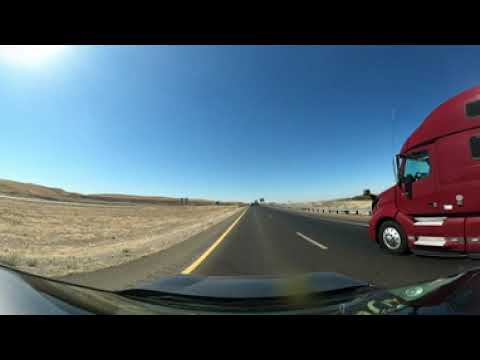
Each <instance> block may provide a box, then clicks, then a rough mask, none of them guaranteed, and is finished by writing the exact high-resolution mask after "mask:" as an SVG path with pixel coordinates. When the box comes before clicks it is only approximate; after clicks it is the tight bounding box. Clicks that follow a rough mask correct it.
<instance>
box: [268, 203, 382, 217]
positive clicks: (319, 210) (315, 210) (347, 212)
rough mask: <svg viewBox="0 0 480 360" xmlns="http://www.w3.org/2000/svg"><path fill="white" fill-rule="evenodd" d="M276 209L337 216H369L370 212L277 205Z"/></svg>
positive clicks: (354, 209) (364, 210)
mask: <svg viewBox="0 0 480 360" xmlns="http://www.w3.org/2000/svg"><path fill="white" fill-rule="evenodd" d="M277 206H278V207H281V208H285V209H291V210H298V211H305V212H309V213H313V214H317V213H318V214H338V215H360V216H371V215H372V210H366V209H365V208H363V209H356V208H353V209H352V208H349V209H346V208H313V207H295V206H282V205H277Z"/></svg>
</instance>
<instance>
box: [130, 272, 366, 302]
mask: <svg viewBox="0 0 480 360" xmlns="http://www.w3.org/2000/svg"><path fill="white" fill-rule="evenodd" d="M368 286H369V283H367V282H365V281H359V280H354V279H352V278H350V277H348V276H345V275H342V274H338V273H334V272H315V273H307V274H302V275H297V276H283V277H279V276H275V277H274V276H240V277H239V276H192V275H178V276H172V277H165V278H162V279H159V280H157V281H154V282H149V283H143V284H140V285H138V286H137V287H136V289H142V290H151V291H159V292H164V293H174V294H177V295H183V296H202V297H211V298H229V299H233V298H237V299H240V298H241V299H248V298H250V299H255V298H273V297H290V296H299V295H307V294H312V293H325V292H331V291H342V290H346V289H354V288H361V287H368Z"/></svg>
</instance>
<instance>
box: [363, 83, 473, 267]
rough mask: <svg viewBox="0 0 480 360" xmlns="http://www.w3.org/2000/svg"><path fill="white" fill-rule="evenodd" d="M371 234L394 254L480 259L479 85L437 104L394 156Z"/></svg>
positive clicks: (375, 204)
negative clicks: (393, 179)
mask: <svg viewBox="0 0 480 360" xmlns="http://www.w3.org/2000/svg"><path fill="white" fill-rule="evenodd" d="M396 172H397V184H395V185H394V186H392V187H391V188H389V189H388V190H386V191H384V192H383V193H381V194H380V195H379V196H378V197H377V198H375V199H374V200H373V203H372V213H373V215H372V218H371V220H370V224H369V236H370V238H371V239H373V240H375V241H377V242H378V243H379V244H380V246H381V247H383V248H384V249H385V250H387V251H389V252H391V253H394V254H404V253H406V252H408V251H409V250H411V251H412V252H413V253H416V254H421V255H435V256H438V255H440V256H449V257H452V256H455V257H456V256H459V257H462V256H469V257H477V258H478V257H480V86H477V87H474V88H471V89H469V90H466V91H464V92H462V93H460V94H458V95H457V96H454V97H453V98H451V99H449V100H448V101H446V102H444V103H443V104H441V105H440V106H439V107H437V108H436V109H435V110H434V111H433V112H432V113H431V114H430V115H429V116H428V117H427V118H426V119H425V120H424V121H423V123H422V124H421V125H420V126H419V127H418V128H417V129H416V130H415V131H414V132H413V133H412V134H411V135H410V137H409V138H408V139H407V141H406V142H405V143H404V144H403V147H402V149H401V152H400V154H399V155H397V156H396Z"/></svg>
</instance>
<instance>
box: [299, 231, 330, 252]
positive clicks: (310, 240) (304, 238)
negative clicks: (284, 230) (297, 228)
mask: <svg viewBox="0 0 480 360" xmlns="http://www.w3.org/2000/svg"><path fill="white" fill-rule="evenodd" d="M297 235H298V236H300V237H301V238H302V239H303V240H307V241H308V242H309V243H311V244H313V245H315V246H318V247H319V248H320V249H322V250H328V247H327V246H325V245H322V244H320V243H318V242H316V241H315V240H312V239H310V238H309V237H308V236H306V235H303V234H302V233H300V232H297Z"/></svg>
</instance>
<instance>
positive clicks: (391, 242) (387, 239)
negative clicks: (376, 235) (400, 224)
mask: <svg viewBox="0 0 480 360" xmlns="http://www.w3.org/2000/svg"><path fill="white" fill-rule="evenodd" d="M382 238H383V243H384V244H385V246H386V247H387V248H389V249H390V250H398V248H400V245H401V244H402V237H401V236H400V233H399V232H398V230H397V229H395V228H394V227H387V228H386V229H385V230H384V231H383V235H382Z"/></svg>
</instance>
